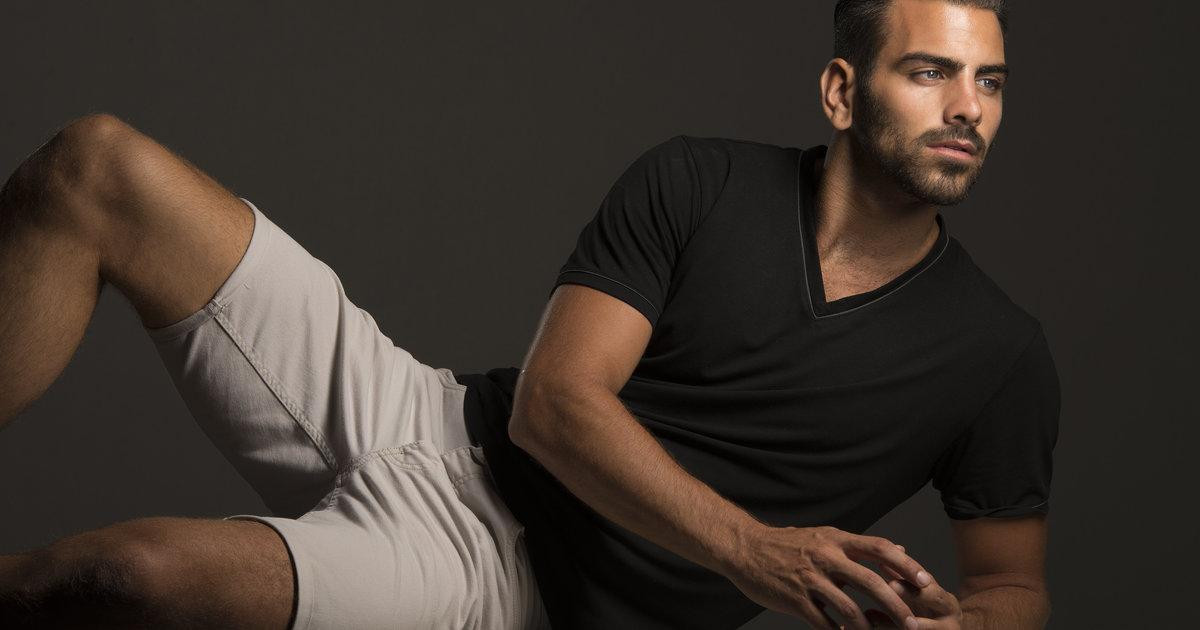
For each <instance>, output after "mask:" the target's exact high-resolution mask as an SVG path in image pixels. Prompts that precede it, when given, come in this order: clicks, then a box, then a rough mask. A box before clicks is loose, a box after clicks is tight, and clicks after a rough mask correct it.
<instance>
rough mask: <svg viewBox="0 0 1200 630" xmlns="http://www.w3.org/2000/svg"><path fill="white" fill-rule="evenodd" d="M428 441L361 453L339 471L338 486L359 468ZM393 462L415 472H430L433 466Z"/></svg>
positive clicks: (401, 453)
mask: <svg viewBox="0 0 1200 630" xmlns="http://www.w3.org/2000/svg"><path fill="white" fill-rule="evenodd" d="M426 443H427V441H426V440H417V441H415V442H409V443H407V444H401V445H399V446H389V447H386V448H380V449H375V450H373V451H369V452H367V453H363V454H362V455H359V456H357V457H355V458H354V459H351V460H350V462H349V463H347V464H346V466H345V467H343V468H342V469H341V470H339V471H338V474H337V481H336V483H337V485H338V487H341V485H342V482H343V481H344V480H345V479H346V477H349V476H350V475H353V474H354V473H356V472H358V471H359V470H361V469H362V468H363V467H365V466H367V465H368V464H372V463H374V462H375V461H377V460H382V459H383V458H385V457H389V456H391V455H403V454H404V453H406V452H408V451H411V450H414V449H416V448H417V447H418V446H419V445H421V444H426ZM392 464H393V465H395V466H398V467H400V468H403V469H405V470H412V471H415V472H428V471H429V468H430V466H431V464H408V463H405V462H400V461H395V460H393V461H392Z"/></svg>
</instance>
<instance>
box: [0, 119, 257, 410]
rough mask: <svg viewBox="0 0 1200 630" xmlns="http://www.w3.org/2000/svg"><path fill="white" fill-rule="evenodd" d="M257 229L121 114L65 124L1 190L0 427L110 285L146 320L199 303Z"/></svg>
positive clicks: (34, 391)
mask: <svg viewBox="0 0 1200 630" xmlns="http://www.w3.org/2000/svg"><path fill="white" fill-rule="evenodd" d="M252 229H253V215H252V214H251V212H250V210H249V208H248V207H247V206H246V205H245V204H243V203H242V202H241V201H240V200H238V198H237V197H235V196H234V195H233V194H232V193H230V192H229V191H228V190H226V189H225V188H223V187H222V186H221V185H220V184H218V183H217V182H215V181H214V180H212V179H211V178H210V177H208V176H207V175H205V174H204V173H203V172H201V171H200V170H199V169H197V168H196V167H194V166H192V165H191V164H190V163H188V162H187V161H186V160H184V159H183V158H181V157H179V156H177V155H175V154H174V153H172V152H171V151H169V150H168V149H167V148H166V147H163V146H162V145H160V144H158V143H157V142H155V141H154V140H152V139H150V138H149V137H147V136H145V135H143V134H141V133H140V132H138V131H137V130H136V129H134V128H132V127H130V126H129V125H126V124H125V123H123V122H121V121H120V120H118V119H117V118H115V117H113V116H109V115H105V114H93V115H88V116H85V117H82V118H80V119H77V120H75V121H73V122H72V123H70V124H69V125H67V126H66V127H64V128H63V129H62V130H61V131H60V132H58V133H57V134H56V135H55V136H54V137H53V138H51V139H50V141H48V142H47V143H46V144H45V145H43V146H42V147H40V148H39V149H38V150H37V151H35V152H34V153H33V154H32V155H30V156H29V158H27V159H26V160H25V161H24V162H23V163H22V164H21V165H20V166H19V167H18V168H17V169H16V171H15V172H14V173H13V174H12V175H11V176H10V177H9V179H8V181H7V182H6V183H5V184H4V187H3V189H2V190H0V427H3V425H4V424H5V423H6V422H7V421H8V420H10V419H11V418H13V417H15V416H16V415H17V414H18V413H19V412H20V411H21V410H23V409H24V408H25V407H27V406H28V405H29V403H31V402H33V401H34V400H36V399H37V398H38V397H39V396H41V394H42V393H43V392H45V390H46V389H47V388H48V387H49V386H50V384H51V383H52V382H53V381H54V379H55V378H57V376H58V375H59V374H60V373H61V372H62V370H63V368H65V367H66V365H67V362H68V361H69V360H70V358H71V356H72V355H73V354H74V352H75V349H76V348H77V347H78V345H79V342H80V340H81V339H82V338H83V333H84V331H85V329H86V328H87V324H88V322H89V320H90V319H91V316H92V312H93V310H94V309H95V305H96V301H97V299H98V297H99V293H100V290H101V287H102V286H103V284H104V283H105V282H108V283H111V284H113V285H114V286H116V287H117V288H118V289H119V290H120V291H121V292H122V293H123V294H124V295H125V296H126V297H127V298H128V299H129V300H130V302H131V303H132V304H133V306H134V308H135V309H136V310H137V312H138V314H139V315H140V316H141V318H142V321H143V322H144V323H145V325H147V326H160V325H164V324H167V323H170V322H173V321H176V320H178V319H180V318H182V317H184V316H185V315H187V314H188V313H191V312H193V311H195V310H196V309H198V308H200V307H202V306H203V305H204V304H205V303H206V302H207V301H208V300H209V299H210V298H211V297H212V295H213V293H214V292H215V291H216V290H217V288H218V287H219V286H220V285H221V283H222V282H223V281H224V280H225V278H226V277H228V276H229V273H230V271H231V270H232V269H233V268H234V266H235V265H236V264H237V262H238V260H239V259H240V258H241V256H242V253H243V252H244V251H245V249H246V246H247V244H248V242H249V240H250V234H251V231H252Z"/></svg>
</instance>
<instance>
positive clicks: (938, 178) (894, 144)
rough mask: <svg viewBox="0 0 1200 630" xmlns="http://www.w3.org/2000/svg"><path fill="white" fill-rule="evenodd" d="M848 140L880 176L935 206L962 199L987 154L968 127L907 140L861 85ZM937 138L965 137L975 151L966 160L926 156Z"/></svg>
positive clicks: (972, 183) (939, 139)
mask: <svg viewBox="0 0 1200 630" xmlns="http://www.w3.org/2000/svg"><path fill="white" fill-rule="evenodd" d="M854 119H855V122H854V124H853V125H852V127H851V131H852V133H851V138H853V139H854V140H855V144H857V145H858V148H859V149H860V151H861V153H862V154H863V155H865V156H866V157H867V158H868V159H869V160H871V161H873V162H874V163H875V165H876V166H877V167H878V169H879V171H880V172H882V173H883V175H884V176H885V177H887V178H888V179H890V180H892V181H893V182H895V183H896V185H897V186H898V187H899V188H900V189H901V190H903V191H905V192H906V193H908V194H909V195H911V196H913V197H915V198H916V199H918V200H920V201H923V202H925V203H928V204H932V205H935V206H953V205H956V204H958V203H960V202H961V201H963V200H964V199H966V198H967V195H968V193H970V191H971V187H972V186H974V185H975V181H976V180H977V179H979V174H980V172H981V171H982V170H983V160H984V157H985V156H986V154H987V149H988V147H986V146H985V145H984V142H983V138H982V137H980V135H979V133H978V132H976V131H975V129H974V128H973V127H965V126H955V127H952V128H950V129H948V130H940V129H939V130H936V131H930V132H926V133H923V134H921V135H920V136H918V137H917V138H916V139H915V140H913V141H911V142H909V141H906V139H905V138H904V134H903V132H902V131H901V130H900V126H899V125H898V124H897V122H896V118H895V117H894V116H893V115H892V113H891V112H890V111H888V110H887V109H886V108H885V107H884V106H883V104H882V103H880V102H879V101H878V100H877V99H876V98H875V95H874V94H872V93H871V90H870V87H869V86H867V85H866V84H865V83H864V84H863V85H862V87H861V89H860V90H859V94H858V103H857V108H856V109H855V115H854ZM942 140H965V141H967V142H971V143H973V144H974V145H975V146H976V147H977V148H978V152H977V153H976V155H974V156H972V157H974V158H975V160H974V161H972V162H963V161H960V160H954V159H950V158H943V157H940V156H937V155H932V154H930V153H929V152H928V151H926V148H927V147H928V145H929V144H930V143H933V142H938V141H942Z"/></svg>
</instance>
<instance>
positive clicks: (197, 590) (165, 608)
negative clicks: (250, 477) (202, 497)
mask: <svg viewBox="0 0 1200 630" xmlns="http://www.w3.org/2000/svg"><path fill="white" fill-rule="evenodd" d="M280 557H282V558H284V562H283V563H280V562H278V561H277V560H278V558H280ZM286 558H287V548H286V547H285V546H284V544H283V541H282V540H281V539H280V538H279V536H278V535H277V534H276V533H275V532H274V530H272V529H271V528H270V527H268V526H266V525H263V524H262V523H257V522H253V521H221V520H214V519H192V518H173V517H155V518H142V519H136V520H132V521H125V522H122V523H116V524H114V525H110V526H108V527H105V528H103V529H98V530H95V531H90V532H84V533H81V534H76V535H74V536H69V537H67V538H64V539H62V540H59V541H58V542H55V543H54V544H52V545H50V546H49V547H46V548H45V549H40V550H37V551H34V552H30V553H27V554H22V555H20V556H3V557H0V627H4V628H64V627H67V628H79V627H95V628H113V627H139V628H184V627H186V628H286V627H288V625H289V624H290V618H291V608H292V606H291V598H292V592H293V589H294V584H293V578H292V570H291V567H290V565H289V563H288V561H287V560H286Z"/></svg>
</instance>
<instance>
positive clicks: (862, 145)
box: [821, 0, 1008, 206]
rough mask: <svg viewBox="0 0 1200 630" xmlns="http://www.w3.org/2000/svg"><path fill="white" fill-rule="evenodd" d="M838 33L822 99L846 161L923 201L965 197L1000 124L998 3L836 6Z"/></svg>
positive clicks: (900, 1)
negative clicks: (869, 166) (843, 143)
mask: <svg viewBox="0 0 1200 630" xmlns="http://www.w3.org/2000/svg"><path fill="white" fill-rule="evenodd" d="M834 26H835V33H834V55H835V57H836V58H835V59H834V60H833V61H831V62H830V63H829V65H828V66H827V67H826V69H825V72H824V73H822V75H821V97H822V102H823V105H824V107H825V111H826V114H827V115H828V116H829V117H830V121H831V122H832V123H833V124H834V127H835V128H836V129H837V130H838V131H839V132H844V133H845V134H846V139H847V140H848V141H849V142H850V143H851V145H852V149H853V150H852V155H854V157H855V158H861V159H864V160H869V161H871V162H872V163H873V166H874V167H875V168H877V169H878V170H879V171H880V172H881V173H883V174H884V175H885V176H887V177H888V178H889V179H891V180H892V181H894V182H895V184H896V185H898V186H899V187H900V188H901V189H902V190H904V191H905V192H907V193H909V194H910V195H912V196H913V197H915V198H916V199H918V200H920V201H923V202H926V203H931V204H934V205H939V206H948V205H954V204H956V203H959V202H960V201H962V200H963V199H965V198H966V196H967V193H968V191H969V190H970V188H971V186H972V185H973V184H974V183H975V180H976V179H977V178H978V177H979V173H980V171H981V169H982V167H983V162H984V158H985V157H986V155H987V152H988V150H989V149H990V147H991V143H992V140H993V139H994V138H995V135H996V132H997V131H998V129H999V126H1000V117H1001V113H1002V109H1003V107H1002V105H1003V100H1002V96H1001V95H1002V91H1001V88H1002V87H1003V84H1004V82H1006V81H1007V79H1008V75H1007V68H1006V67H1005V66H1004V38H1005V35H1006V34H1007V29H1008V11H1007V7H1006V6H1005V3H1004V1H1003V0H840V1H839V2H838V4H837V8H836V9H835V11H834ZM945 142H960V143H961V142H965V143H968V145H970V150H971V151H973V152H974V154H973V155H971V154H964V153H962V152H954V151H952V150H949V149H935V148H932V147H931V146H930V145H934V144H938V143H945Z"/></svg>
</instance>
